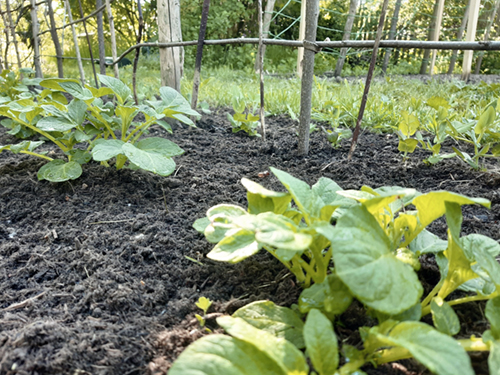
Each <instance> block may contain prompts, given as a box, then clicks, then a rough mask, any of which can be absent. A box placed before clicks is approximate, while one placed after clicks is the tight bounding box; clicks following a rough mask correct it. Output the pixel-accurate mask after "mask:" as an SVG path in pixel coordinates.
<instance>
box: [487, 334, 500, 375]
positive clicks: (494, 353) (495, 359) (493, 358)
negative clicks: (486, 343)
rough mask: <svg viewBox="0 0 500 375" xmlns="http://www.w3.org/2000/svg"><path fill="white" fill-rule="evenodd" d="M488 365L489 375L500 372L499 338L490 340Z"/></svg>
mask: <svg viewBox="0 0 500 375" xmlns="http://www.w3.org/2000/svg"><path fill="white" fill-rule="evenodd" d="M488 367H489V369H490V375H498V374H500V340H496V341H492V342H490V355H489V357H488Z"/></svg>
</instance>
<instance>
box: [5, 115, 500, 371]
mask: <svg viewBox="0 0 500 375" xmlns="http://www.w3.org/2000/svg"><path fill="white" fill-rule="evenodd" d="M223 115H224V113H222V111H221V112H220V113H218V114H214V115H210V116H206V115H205V116H204V117H203V119H202V120H201V121H200V122H199V126H198V128H197V129H191V128H186V127H184V128H181V127H177V128H176V129H175V130H174V134H173V135H168V138H169V139H171V140H172V141H174V142H176V143H177V144H179V145H180V146H181V147H182V148H183V149H184V150H185V151H186V152H185V154H184V155H182V156H180V157H177V158H176V162H177V170H176V172H175V174H173V175H172V176H170V177H160V176H156V175H153V174H151V173H147V172H143V171H132V170H128V169H125V170H120V171H116V170H115V169H113V168H105V167H104V166H101V165H98V164H97V163H94V162H92V163H90V164H88V165H85V166H84V173H83V175H82V176H81V177H80V178H79V179H78V180H75V181H71V182H65V183H59V184H53V183H49V182H47V181H41V182H39V181H37V177H36V173H37V171H38V169H39V168H40V167H41V166H42V165H43V164H44V161H42V160H41V159H36V158H33V157H31V156H27V155H13V154H11V153H10V152H3V153H1V154H0V373H1V374H96V375H100V374H117V375H118V374H120V375H125V374H128V375H132V374H144V373H157V374H163V373H165V372H166V370H167V369H168V367H169V366H170V363H171V361H173V360H174V359H175V358H176V357H177V356H178V355H179V353H180V352H181V351H182V350H183V349H184V348H185V347H186V346H187V345H188V344H189V343H191V342H192V341H193V340H195V339H196V338H198V337H199V336H200V335H201V333H200V332H199V331H198V330H197V328H198V326H197V323H196V321H195V320H193V318H194V313H195V312H198V311H197V308H196V306H195V301H196V300H197V299H198V298H199V297H200V296H205V297H208V298H210V299H211V300H213V301H215V302H214V304H213V306H212V307H211V309H210V313H222V314H230V313H232V312H234V311H235V310H236V309H238V308H239V307H241V306H243V305H245V304H247V303H249V302H251V301H255V300H263V299H270V300H272V301H274V302H275V303H277V304H280V305H284V306H290V305H291V304H293V303H295V302H296V301H297V297H298V296H299V294H300V291H301V289H300V287H299V286H298V285H297V284H296V282H295V280H294V278H293V277H292V276H291V275H289V274H288V273H287V272H286V270H285V269H284V267H283V266H281V265H280V264H279V263H278V262H277V261H276V260H275V259H273V258H272V257H271V256H269V255H268V254H266V253H261V254H258V255H257V256H254V257H252V258H251V259H248V260H246V261H243V262H241V263H239V264H237V265H229V264H220V263H216V262H213V261H211V260H209V259H207V258H206V256H205V255H206V254H207V253H208V251H209V250H210V249H211V245H210V244H209V243H208V242H207V241H206V240H205V239H204V238H203V236H201V235H200V234H198V233H197V232H196V231H195V230H194V229H193V228H192V223H193V222H194V220H195V219H197V218H199V217H202V216H204V214H205V212H206V210H207V209H208V208H209V207H211V206H213V205H216V204H220V203H233V204H239V205H242V206H245V205H246V196H245V190H244V188H243V187H242V185H241V184H240V182H239V181H240V179H241V178H242V177H247V178H250V179H252V180H255V181H257V182H259V183H261V184H263V185H265V186H266V187H269V188H273V189H282V187H280V184H279V183H278V182H277V180H276V179H275V178H274V177H273V176H272V175H270V176H266V177H262V178H261V177H259V173H261V172H265V171H267V170H268V169H269V166H274V167H277V168H279V169H282V170H285V171H287V172H289V173H291V174H292V175H294V176H296V177H298V178H301V179H303V180H305V181H307V182H308V183H309V184H313V183H315V182H316V181H317V180H318V179H319V178H320V177H321V176H325V177H329V178H331V179H333V180H335V181H336V182H337V183H338V184H339V185H340V186H341V187H343V188H344V189H359V188H360V187H361V186H362V185H369V186H372V187H379V186H382V185H399V186H403V187H412V188H416V189H418V190H420V191H422V192H427V191H430V190H437V189H446V190H451V191H454V192H458V193H462V194H467V195H469V196H474V197H485V198H488V199H490V200H491V201H492V203H493V204H492V209H491V210H486V209H482V208H479V207H467V208H465V209H464V233H482V234H485V235H487V236H490V237H492V238H494V239H498V238H499V237H500V232H499V231H500V225H499V223H498V220H499V218H500V207H499V201H500V199H499V191H498V188H499V186H500V174H499V172H498V166H497V164H495V163H492V164H489V165H487V167H488V171H487V172H475V171H472V170H470V169H469V167H468V166H466V165H464V164H463V163H462V162H461V161H459V160H456V159H453V160H445V161H443V162H442V163H440V164H438V165H435V166H427V165H425V164H423V163H422V161H421V160H422V159H423V158H424V157H425V156H426V154H425V153H424V152H421V151H419V152H416V153H415V155H412V156H410V158H409V160H407V161H406V162H403V161H402V159H401V156H400V154H399V153H398V151H397V137H396V136H394V135H384V134H369V133H364V134H362V135H361V137H360V144H359V146H358V148H357V151H356V154H355V156H354V158H353V160H352V161H351V162H347V160H346V156H347V151H348V148H349V145H348V144H347V142H346V143H344V144H343V145H342V147H340V148H339V149H333V148H332V147H331V146H330V144H329V143H328V142H327V140H326V139H325V137H324V136H323V135H322V134H320V133H319V132H315V133H313V134H312V135H311V150H310V153H309V156H307V157H302V156H298V155H297V151H296V150H297V137H296V135H295V132H296V123H294V122H293V121H291V120H290V119H287V118H283V117H277V118H268V119H267V139H266V140H265V141H263V140H262V139H260V138H249V137H248V136H247V135H246V134H244V133H237V134H233V133H231V130H230V127H229V123H228V122H227V121H226V120H225V118H224V116H223ZM150 135H160V136H166V135H165V134H164V132H163V130H162V129H160V128H153V129H152V131H151V134H150ZM13 141H14V139H13V138H12V137H10V136H8V135H7V134H6V133H5V131H4V130H3V129H0V144H8V143H12V142H13ZM46 149H47V150H50V149H51V148H50V146H46ZM56 155H57V154H56ZM445 228H446V227H445V223H444V221H443V220H441V221H438V222H437V223H435V224H434V225H433V227H432V228H431V230H432V231H434V232H435V233H437V234H439V235H441V236H443V235H445V230H446V229H445ZM422 265H423V267H422V270H421V271H420V277H421V279H422V281H423V282H424V285H426V287H427V288H430V287H431V286H432V285H434V284H435V283H436V282H437V281H438V279H439V275H438V271H437V267H436V265H435V262H434V261H433V259H432V257H426V258H424V259H422ZM458 314H459V316H460V318H461V322H462V330H461V332H460V337H467V336H470V335H471V334H476V335H478V334H480V333H481V332H483V331H484V330H485V329H486V328H487V325H486V322H485V318H484V316H483V315H482V312H481V306H479V305H472V304H471V305H467V306H463V307H460V308H459V309H458ZM338 323H339V324H337V325H336V330H337V334H338V336H339V338H340V339H341V340H342V341H343V342H344V343H348V344H351V345H359V344H360V338H359V334H358V333H357V329H358V328H359V327H360V326H362V325H366V324H372V323H373V322H372V320H370V319H369V318H367V317H366V316H365V315H364V314H363V309H362V308H361V306H359V305H358V304H356V303H355V304H353V306H352V307H351V308H350V309H349V310H348V311H347V312H346V313H344V314H343V315H342V316H341V317H340V319H339V322H338ZM208 324H209V325H210V326H211V327H215V321H214V320H213V319H212V320H209V322H208ZM486 361H487V357H486V356H485V355H482V354H481V355H473V362H474V366H475V368H476V372H477V374H486V373H487V372H488V370H487V363H486ZM364 371H366V372H367V373H368V374H421V373H422V371H424V370H423V369H422V368H421V367H420V366H419V365H418V364H416V363H415V362H414V361H403V362H401V363H397V364H392V365H384V366H381V367H379V368H378V369H374V368H373V367H371V366H367V367H366V368H364Z"/></svg>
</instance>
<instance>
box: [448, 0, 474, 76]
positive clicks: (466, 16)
mask: <svg viewBox="0 0 500 375" xmlns="http://www.w3.org/2000/svg"><path fill="white" fill-rule="evenodd" d="M470 2H471V0H469V1H468V2H467V6H466V7H465V11H464V17H463V18H462V23H461V24H460V28H459V29H458V33H457V40H458V41H461V40H462V38H463V36H464V31H465V27H466V26H467V20H468V19H469V10H470ZM457 56H458V51H457V50H454V51H453V52H452V53H451V59H450V66H449V67H448V74H453V70H454V69H455V63H456V62H457Z"/></svg>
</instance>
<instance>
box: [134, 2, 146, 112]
mask: <svg viewBox="0 0 500 375" xmlns="http://www.w3.org/2000/svg"><path fill="white" fill-rule="evenodd" d="M137 10H138V11H139V30H138V31H137V44H140V43H141V40H142V31H143V30H144V18H143V17H142V7H141V0H137ZM140 55H141V49H140V48H137V49H136V50H135V58H134V67H133V71H132V86H133V88H134V100H135V105H139V98H138V97H137V85H136V75H137V65H138V64H139V56H140Z"/></svg>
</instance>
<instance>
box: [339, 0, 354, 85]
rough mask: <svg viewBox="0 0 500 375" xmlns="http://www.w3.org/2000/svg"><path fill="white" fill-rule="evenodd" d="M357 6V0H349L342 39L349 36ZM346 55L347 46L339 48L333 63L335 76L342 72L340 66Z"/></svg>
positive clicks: (342, 64)
mask: <svg viewBox="0 0 500 375" xmlns="http://www.w3.org/2000/svg"><path fill="white" fill-rule="evenodd" d="M357 8H358V0H351V2H350V4H349V13H348V15H347V21H346V23H345V27H344V36H343V37H342V40H349V39H350V38H351V31H352V25H353V23H354V18H355V16H356V9H357ZM346 55H347V48H341V49H340V56H339V58H338V60H337V64H336V65H335V72H334V73H333V75H334V76H335V77H338V76H340V73H342V68H343V67H344V62H345V57H346Z"/></svg>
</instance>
